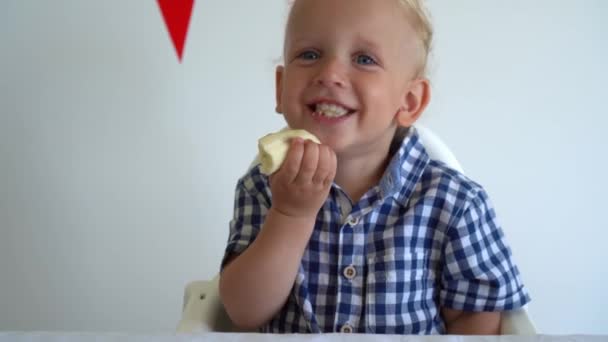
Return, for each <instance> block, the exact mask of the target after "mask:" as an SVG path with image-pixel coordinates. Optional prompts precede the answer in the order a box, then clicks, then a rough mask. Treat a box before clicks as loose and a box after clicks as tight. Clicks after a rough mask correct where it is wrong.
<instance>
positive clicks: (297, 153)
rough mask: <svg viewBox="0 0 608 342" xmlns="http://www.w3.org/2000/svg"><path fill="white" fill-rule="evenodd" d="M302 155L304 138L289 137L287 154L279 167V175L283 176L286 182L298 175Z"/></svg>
mask: <svg viewBox="0 0 608 342" xmlns="http://www.w3.org/2000/svg"><path fill="white" fill-rule="evenodd" d="M303 155H304V140H302V139H300V138H294V139H291V141H290V146H289V150H288V151H287V156H285V161H284V162H283V165H281V168H280V169H279V172H280V173H281V176H282V177H284V178H285V180H286V181H287V182H288V183H292V182H293V181H294V180H295V179H296V177H297V176H298V173H299V172H300V165H301V164H302V157H303Z"/></svg>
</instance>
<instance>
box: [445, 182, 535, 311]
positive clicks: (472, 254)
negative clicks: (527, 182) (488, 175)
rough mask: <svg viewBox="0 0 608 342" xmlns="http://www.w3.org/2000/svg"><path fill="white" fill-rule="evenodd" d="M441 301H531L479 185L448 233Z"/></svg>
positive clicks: (497, 306) (509, 306)
mask: <svg viewBox="0 0 608 342" xmlns="http://www.w3.org/2000/svg"><path fill="white" fill-rule="evenodd" d="M444 256H445V264H444V268H443V271H442V274H441V284H442V288H441V290H440V294H439V296H440V305H441V306H443V307H447V308H451V309H454V310H460V311H475V312H481V311H508V310H514V309H517V308H520V307H522V306H523V305H525V304H526V303H527V302H529V301H530V296H529V295H528V293H527V291H526V289H525V288H524V286H523V284H522V282H521V279H520V276H519V270H518V269H517V266H516V265H515V264H514V263H513V260H512V255H511V249H510V248H509V246H507V244H506V242H505V239H504V234H503V232H502V229H501V228H500V227H499V226H498V224H497V223H496V215H495V212H494V209H493V207H492V204H491V203H490V201H489V199H488V197H487V195H486V193H485V192H484V191H483V190H480V191H479V192H478V193H477V195H476V196H475V197H474V198H473V200H472V201H470V202H469V205H468V207H466V208H464V210H463V212H462V215H460V216H459V217H458V218H456V219H455V221H454V223H453V225H452V226H451V227H450V229H449V230H448V232H447V242H446V244H445V246H444Z"/></svg>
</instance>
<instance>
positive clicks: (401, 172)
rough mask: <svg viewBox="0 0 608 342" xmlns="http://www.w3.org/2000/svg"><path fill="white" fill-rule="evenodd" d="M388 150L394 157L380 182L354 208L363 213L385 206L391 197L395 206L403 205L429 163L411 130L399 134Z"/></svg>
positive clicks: (399, 131) (416, 136)
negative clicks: (382, 204) (381, 204)
mask: <svg viewBox="0 0 608 342" xmlns="http://www.w3.org/2000/svg"><path fill="white" fill-rule="evenodd" d="M390 150H391V152H393V151H394V152H393V153H392V155H393V156H392V157H391V161H390V162H389V164H388V166H387V168H386V170H385V171H384V174H383V175H382V178H381V179H380V182H379V183H378V185H377V186H376V187H374V188H373V189H371V190H370V191H369V192H368V193H367V194H366V195H365V196H363V198H361V200H360V202H359V204H358V206H357V207H359V209H360V210H362V211H368V210H371V209H372V208H373V207H374V205H375V204H376V203H377V202H378V201H380V202H385V201H386V200H387V199H388V198H390V197H392V198H394V199H395V201H397V202H398V203H405V202H406V201H407V200H408V199H409V198H410V196H411V195H412V193H413V191H414V189H415V187H416V184H417V183H418V180H419V179H420V177H422V174H423V173H424V169H425V168H426V166H427V165H428V164H429V162H430V157H429V155H428V154H427V153H426V150H425V149H424V146H423V145H422V143H421V141H420V137H419V135H418V132H417V131H416V128H414V127H411V128H409V129H403V130H398V131H397V134H396V135H395V139H393V145H392V146H391V149H390ZM395 150H396V151H395ZM363 208H368V209H367V210H365V209H363ZM356 209H357V208H353V211H356Z"/></svg>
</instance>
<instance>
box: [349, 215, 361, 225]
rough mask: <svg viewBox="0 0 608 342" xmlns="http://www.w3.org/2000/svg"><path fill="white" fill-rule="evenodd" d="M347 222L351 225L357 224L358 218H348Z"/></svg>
mask: <svg viewBox="0 0 608 342" xmlns="http://www.w3.org/2000/svg"><path fill="white" fill-rule="evenodd" d="M348 224H349V225H350V226H351V227H353V226H356V225H358V224H359V218H358V217H351V219H350V220H348Z"/></svg>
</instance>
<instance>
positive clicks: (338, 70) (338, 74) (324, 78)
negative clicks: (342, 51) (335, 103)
mask: <svg viewBox="0 0 608 342" xmlns="http://www.w3.org/2000/svg"><path fill="white" fill-rule="evenodd" d="M315 83H316V84H318V85H322V86H325V87H330V88H331V87H339V88H343V87H344V86H345V85H346V70H345V67H344V63H343V62H342V61H340V60H339V59H338V58H330V57H327V59H326V60H325V61H324V63H321V64H320V68H319V70H318V74H317V77H316V79H315Z"/></svg>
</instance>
